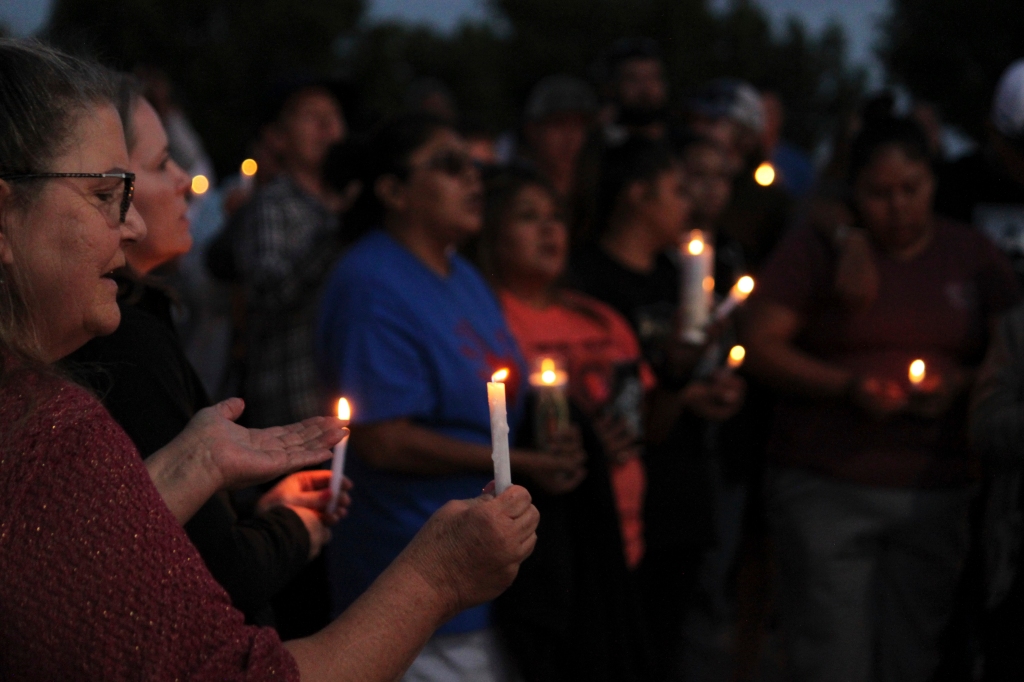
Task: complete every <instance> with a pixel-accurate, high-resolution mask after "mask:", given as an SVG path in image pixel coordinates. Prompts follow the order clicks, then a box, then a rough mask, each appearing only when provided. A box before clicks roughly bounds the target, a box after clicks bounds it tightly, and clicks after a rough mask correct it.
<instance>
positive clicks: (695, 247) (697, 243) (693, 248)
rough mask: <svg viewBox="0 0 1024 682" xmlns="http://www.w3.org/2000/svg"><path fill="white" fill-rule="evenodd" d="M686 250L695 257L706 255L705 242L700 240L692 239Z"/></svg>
mask: <svg viewBox="0 0 1024 682" xmlns="http://www.w3.org/2000/svg"><path fill="white" fill-rule="evenodd" d="M686 248H687V250H688V251H689V252H690V253H691V254H693V255H694V256H699V255H700V254H702V253H704V240H703V239H700V238H696V239H691V240H690V243H689V245H688V246H687V247H686Z"/></svg>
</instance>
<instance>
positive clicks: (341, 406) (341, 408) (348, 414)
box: [338, 398, 352, 421]
mask: <svg viewBox="0 0 1024 682" xmlns="http://www.w3.org/2000/svg"><path fill="white" fill-rule="evenodd" d="M351 418H352V408H351V407H350V406H349V404H348V400H347V399H345V398H339V399H338V419H341V420H343V421H348V420H349V419H351Z"/></svg>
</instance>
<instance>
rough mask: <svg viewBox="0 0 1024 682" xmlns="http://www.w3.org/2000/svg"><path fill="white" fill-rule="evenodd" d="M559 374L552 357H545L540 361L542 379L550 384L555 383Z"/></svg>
mask: <svg viewBox="0 0 1024 682" xmlns="http://www.w3.org/2000/svg"><path fill="white" fill-rule="evenodd" d="M557 378H558V374H557V373H556V372H555V361H554V360H552V359H551V358H544V359H543V360H541V361H540V380H541V381H543V382H544V383H545V384H547V385H548V386H550V385H552V384H554V383H555V380H556V379H557Z"/></svg>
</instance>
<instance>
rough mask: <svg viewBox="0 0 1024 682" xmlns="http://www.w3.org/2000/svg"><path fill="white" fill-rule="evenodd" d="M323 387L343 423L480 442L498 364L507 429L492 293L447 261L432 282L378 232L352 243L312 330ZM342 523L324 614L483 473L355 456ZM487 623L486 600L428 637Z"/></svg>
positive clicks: (501, 344) (502, 329) (506, 336)
mask: <svg viewBox="0 0 1024 682" xmlns="http://www.w3.org/2000/svg"><path fill="white" fill-rule="evenodd" d="M317 342H318V355H319V360H320V365H321V368H322V371H323V375H324V377H326V379H327V385H328V387H329V388H330V389H331V390H332V391H334V392H336V394H337V395H344V396H345V397H347V398H348V399H349V401H350V402H351V403H352V409H353V423H355V424H365V423H373V422H380V421H387V420H392V419H403V418H407V419H410V420H412V421H413V422H414V423H416V424H418V425H420V426H424V427H428V428H430V429H433V430H435V431H437V432H438V433H441V434H444V435H446V436H450V437H452V438H458V439H460V440H464V441H469V442H473V443H479V444H482V445H489V444H490V442H491V426H490V424H491V422H490V414H489V412H488V408H487V381H488V380H489V379H490V376H491V374H492V373H494V372H495V371H496V370H497V369H500V368H502V367H508V368H509V369H510V371H511V376H510V377H509V380H508V381H507V382H506V392H507V401H508V407H509V426H510V428H511V429H512V430H513V432H514V431H515V428H516V425H517V423H518V420H519V417H520V412H521V403H522V393H523V391H520V390H518V388H519V386H520V384H521V381H522V377H523V376H524V367H525V365H524V363H523V360H522V356H521V355H520V352H519V349H518V347H517V346H516V342H515V340H514V339H513V337H512V335H511V334H510V333H509V331H508V328H507V327H506V325H505V320H504V317H503V316H502V312H501V308H500V306H499V305H498V302H497V300H496V299H495V297H494V294H493V293H492V292H491V290H490V289H489V288H488V286H487V284H486V283H485V282H484V280H483V278H482V277H481V276H480V274H479V273H478V272H477V271H476V269H475V268H473V266H472V265H470V264H469V263H468V262H467V261H465V260H464V259H463V258H461V257H460V256H458V255H453V256H452V258H451V271H450V272H449V274H448V276H447V277H441V276H439V275H438V274H437V273H435V272H433V271H432V270H430V269H429V268H428V267H427V266H426V265H424V264H423V263H422V262H420V260H419V259H417V258H416V257H415V256H414V255H413V254H412V253H411V252H410V251H408V250H407V249H406V248H404V247H403V246H402V245H400V244H399V243H398V242H397V241H395V240H394V239H393V238H392V237H391V236H389V235H388V234H386V233H384V232H381V231H377V232H373V233H371V234H369V235H367V236H366V237H364V238H363V239H361V240H360V241H359V242H358V243H357V244H356V245H355V246H353V247H352V249H351V250H350V251H349V252H348V253H347V254H346V255H345V257H344V258H343V259H342V260H341V261H340V262H339V263H338V264H337V265H336V266H335V268H334V271H333V272H332V273H331V276H330V279H329V280H328V283H327V287H326V289H325V290H324V295H323V300H322V302H321V306H320V317H319V320H318V324H317ZM345 468H346V471H345V474H346V475H347V476H348V477H349V478H351V479H352V481H353V482H354V483H355V488H354V489H353V491H352V506H351V508H350V510H349V515H348V518H346V519H345V520H344V521H343V522H341V523H340V524H338V526H337V527H336V528H335V529H334V531H333V532H334V539H333V540H332V541H331V543H330V546H329V547H328V550H327V561H328V569H329V572H330V581H331V592H332V601H333V610H334V612H335V614H337V613H340V612H341V611H343V610H344V609H345V608H346V607H347V606H348V605H349V604H351V603H352V602H353V601H355V599H356V598H357V597H358V596H359V595H360V594H362V593H363V592H364V591H365V590H366V588H367V587H369V586H370V583H372V582H373V580H374V579H375V578H376V577H377V576H378V575H380V573H381V572H383V571H384V569H385V568H386V567H387V566H388V564H389V563H391V561H392V560H393V559H394V558H395V557H396V556H398V554H399V552H401V551H402V549H403V548H404V547H405V546H406V545H407V544H408V543H409V541H410V540H411V539H412V537H413V535H415V534H416V532H417V531H418V530H419V529H420V528H421V527H422V526H423V524H424V523H425V522H426V520H427V518H428V517H429V516H430V515H431V514H433V513H434V512H435V511H437V510H438V509H439V508H440V507H441V506H442V505H444V504H445V503H446V502H448V501H449V500H453V499H466V498H472V497H476V496H477V495H479V494H480V491H481V489H482V488H483V487H484V486H485V485H486V484H487V482H488V481H490V480H491V478H492V475H491V474H490V473H483V472H481V473H479V474H477V473H467V474H460V475H446V476H418V475H406V474H398V473H394V472H390V471H384V470H381V469H377V468H374V467H372V466H370V465H368V464H367V463H366V462H365V461H363V460H362V459H360V457H359V452H358V451H357V450H354V449H353V450H352V451H351V456H350V457H349V458H348V460H347V461H346V464H345ZM488 624H489V605H484V606H480V607H476V608H473V609H469V610H467V611H463V612H462V613H460V614H459V615H457V616H456V617H455V618H453V619H452V620H451V621H450V622H449V623H448V624H447V625H445V626H444V627H443V628H441V629H440V630H439V632H441V633H456V632H469V631H472V630H477V629H480V628H482V627H486V626H487V625H488Z"/></svg>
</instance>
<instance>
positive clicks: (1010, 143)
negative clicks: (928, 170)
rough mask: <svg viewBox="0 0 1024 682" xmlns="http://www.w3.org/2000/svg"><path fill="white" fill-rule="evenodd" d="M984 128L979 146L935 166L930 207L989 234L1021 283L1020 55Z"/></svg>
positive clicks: (1023, 122)
mask: <svg viewBox="0 0 1024 682" xmlns="http://www.w3.org/2000/svg"><path fill="white" fill-rule="evenodd" d="M986 128H987V129H988V139H987V142H986V144H985V145H984V147H983V148H982V149H980V150H978V151H977V152H975V153H974V154H971V155H969V156H967V157H964V158H962V159H960V160H958V161H956V162H954V163H952V164H949V165H948V166H945V167H943V168H940V169H939V172H938V176H939V186H938V190H937V191H936V195H935V199H936V201H935V209H936V211H937V212H939V213H942V214H944V215H947V216H949V217H950V218H953V219H955V220H959V221H962V222H966V223H971V224H973V225H974V226H975V227H976V228H978V229H979V230H981V231H982V232H984V233H985V234H986V235H988V236H989V237H990V238H991V239H992V240H993V241H995V242H996V244H997V245H998V246H999V248H1000V249H1002V250H1003V251H1004V252H1005V253H1006V254H1007V255H1008V256H1010V258H1011V260H1012V261H1013V265H1014V270H1016V272H1017V277H1018V278H1020V279H1021V281H1022V282H1024V59H1018V60H1017V61H1015V62H1013V63H1011V64H1010V65H1009V66H1007V67H1006V70H1004V71H1003V74H1002V76H1001V77H1000V79H999V82H998V84H997V85H996V89H995V93H994V96H993V98H992V109H991V111H990V114H989V120H988V121H987V122H986Z"/></svg>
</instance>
